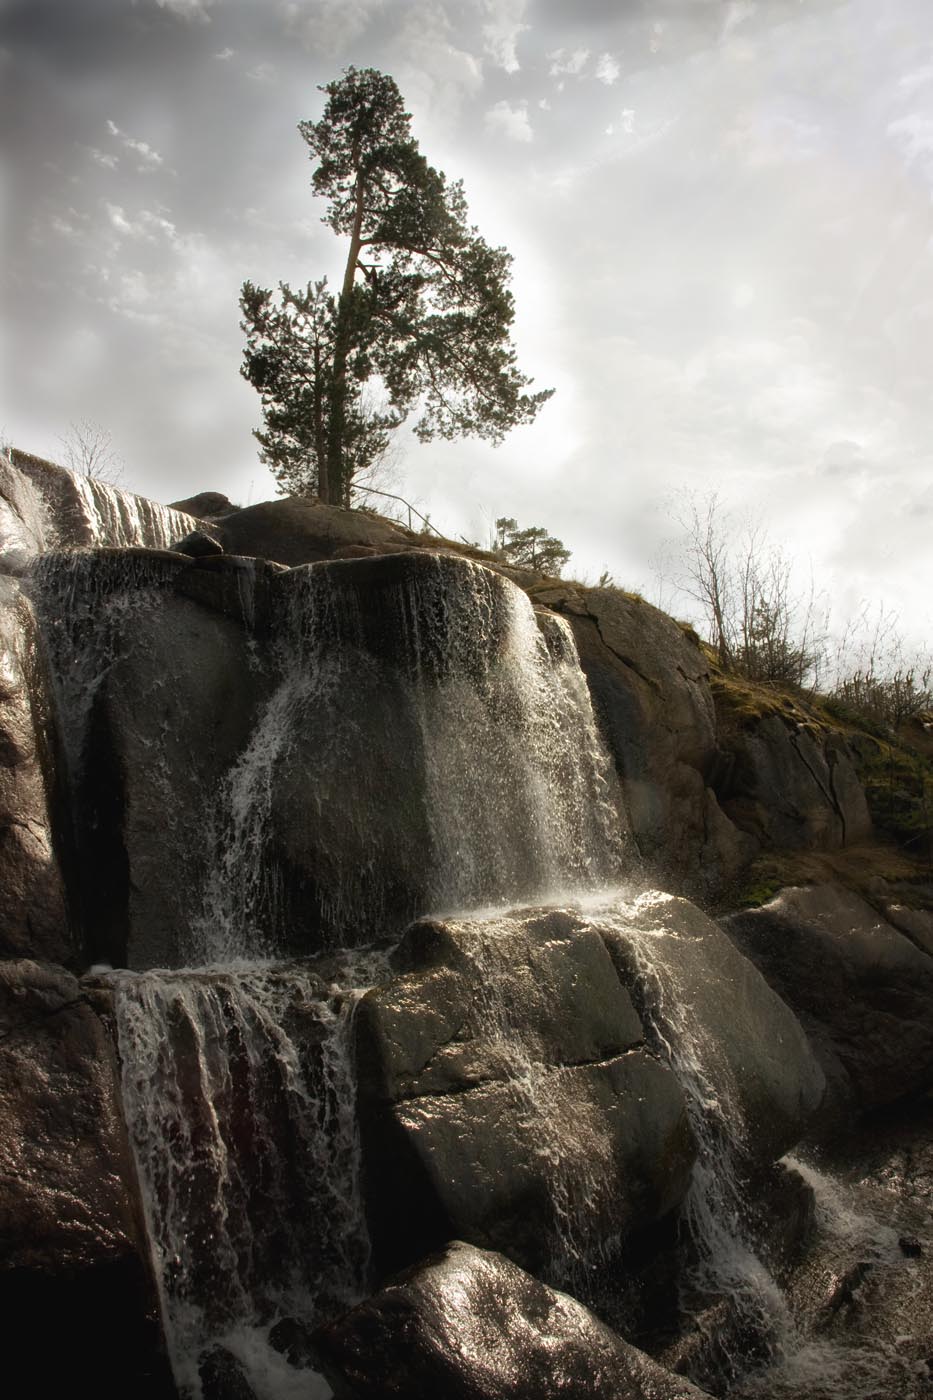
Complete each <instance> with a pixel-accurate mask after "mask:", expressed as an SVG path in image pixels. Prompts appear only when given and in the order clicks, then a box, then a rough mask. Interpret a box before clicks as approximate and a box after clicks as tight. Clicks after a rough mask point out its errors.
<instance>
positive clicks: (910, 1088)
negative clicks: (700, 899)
mask: <svg viewBox="0 0 933 1400" xmlns="http://www.w3.org/2000/svg"><path fill="white" fill-rule="evenodd" d="M722 923H723V928H724V929H725V930H726V932H727V933H728V935H729V937H730V938H731V939H732V941H733V942H734V943H735V945H736V947H738V948H739V949H741V951H742V952H743V953H744V954H745V956H746V957H747V958H750V959H751V960H752V961H753V962H754V963H755V964H756V966H757V967H758V968H760V970H761V972H762V974H763V975H764V976H765V977H766V978H767V979H768V981H769V982H770V984H771V985H772V987H774V989H775V991H776V992H777V993H778V995H779V996H781V997H782V998H783V999H784V1001H786V1002H787V1004H788V1005H789V1006H791V1007H792V1008H793V1010H794V1011H795V1012H796V1014H797V1015H798V1016H799V1018H800V1021H801V1023H802V1025H803V1026H804V1028H805V1030H806V1032H807V1035H808V1036H809V1038H810V1041H811V1043H812V1045H813V1048H814V1050H815V1052H816V1054H817V1055H818V1056H819V1058H820V1061H821V1063H822V1064H823V1067H824V1070H825V1072H826V1075H827V1078H828V1079H829V1080H830V1082H831V1084H832V1086H833V1089H834V1097H833V1106H834V1107H835V1108H836V1109H838V1111H839V1112H843V1111H844V1110H845V1108H846V1107H847V1105H850V1104H851V1105H854V1107H856V1108H858V1109H870V1108H875V1107H878V1106H880V1105H882V1104H889V1103H893V1102H894V1101H895V1100H897V1099H899V1098H903V1097H905V1096H907V1095H909V1094H913V1093H917V1092H920V1091H922V1090H925V1089H929V1088H930V1087H931V1085H933V958H931V957H930V956H929V955H928V954H927V953H925V952H923V951H922V950H921V948H919V947H918V946H917V945H916V944H915V943H913V942H911V941H910V939H909V938H908V937H906V936H905V935H904V934H903V933H901V932H899V931H898V930H897V929H896V928H895V927H894V926H893V924H891V923H889V922H888V920H887V919H885V918H883V917H882V916H881V915H879V914H878V913H877V912H876V910H874V909H873V908H872V907H871V905H870V904H868V903H866V901H865V900H864V899H862V898H861V897H860V896H859V895H856V894H853V893H852V892H851V891H849V890H845V889H843V888H842V887H841V886H838V885H811V886H806V887H803V888H796V889H786V890H782V891H781V893H780V894H779V895H778V896H777V898H775V899H772V900H771V901H770V902H769V903H767V904H764V905H762V906H761V907H760V908H758V909H749V910H745V911H743V912H741V913H737V914H733V915H731V916H730V917H729V918H727V919H724V920H723V921H722Z"/></svg>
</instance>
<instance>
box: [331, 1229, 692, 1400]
mask: <svg viewBox="0 0 933 1400" xmlns="http://www.w3.org/2000/svg"><path fill="white" fill-rule="evenodd" d="M315 1345H316V1348H317V1351H318V1355H319V1357H320V1362H321V1365H322V1367H323V1369H324V1372H325V1374H326V1376H327V1378H328V1380H329V1381H330V1384H331V1385H332V1386H333V1389H334V1394H335V1396H337V1398H338V1400H390V1397H393V1396H397V1397H398V1400H437V1397H440V1396H443V1397H444V1400H517V1397H519V1396H521V1397H529V1400H530V1397H534V1400H558V1397H561V1400H571V1397H572V1400H700V1397H701V1396H703V1395H704V1394H705V1392H704V1391H701V1390H698V1389H697V1388H696V1386H694V1385H691V1383H690V1382H689V1381H686V1380H684V1379H683V1377H681V1376H675V1375H673V1374H672V1373H671V1372H670V1371H666V1370H664V1368H663V1367H661V1366H659V1365H658V1364H657V1363H656V1362H655V1361H652V1360H651V1358H650V1357H649V1356H646V1355H645V1353H644V1352H641V1351H638V1350H637V1349H636V1348H635V1347H633V1346H630V1345H629V1344H628V1343H627V1342H625V1341H623V1340H622V1338H621V1337H619V1336H617V1335H616V1333H614V1332H612V1331H610V1329H609V1328H608V1327H606V1326H605V1324H604V1323H602V1322H600V1321H599V1319H598V1318H597V1317H595V1316H594V1315H593V1313H591V1312H590V1311H589V1310H588V1309H587V1308H585V1307H584V1306H583V1304H582V1303H578V1302H577V1300H576V1299H575V1298H571V1297H569V1296H568V1295H567V1294H566V1293H558V1292H556V1291H555V1290H554V1289H552V1288H548V1287H547V1285H545V1284H543V1283H541V1282H540V1281H539V1280H538V1279H536V1278H533V1277H532V1276H531V1275H530V1274H527V1273H525V1272H523V1270H521V1269H519V1268H517V1267H516V1265H515V1264H513V1263H512V1262H511V1261H510V1260H508V1259H505V1258H503V1256H502V1255H501V1254H495V1253H491V1252H488V1251H485V1250H481V1249H476V1248H474V1247H472V1246H471V1245H468V1244H463V1243H461V1242H460V1241H457V1240H455V1241H454V1242H453V1243H451V1244H448V1245H446V1246H445V1247H444V1248H443V1249H442V1250H440V1251H439V1252H438V1253H436V1254H434V1255H432V1256H431V1257H429V1258H427V1259H424V1260H423V1261H422V1262H421V1263H419V1264H418V1265H417V1266H415V1267H414V1268H412V1269H410V1270H408V1271H407V1272H406V1273H404V1274H402V1275H400V1276H399V1277H397V1278H394V1279H392V1280H391V1281H390V1282H389V1283H387V1284H386V1285H385V1287H384V1288H383V1289H381V1290H380V1292H379V1293H377V1294H376V1295H375V1296H374V1297H372V1298H369V1299H367V1300H366V1302H364V1303H361V1304H360V1305H359V1306H358V1307H356V1308H354V1309H353V1310H352V1311H351V1312H349V1313H346V1314H345V1315H344V1316H343V1317H341V1318H338V1319H337V1320H336V1321H335V1322H332V1323H329V1324H328V1325H326V1326H325V1327H322V1328H320V1329H319V1330H318V1331H317V1332H316V1333H315Z"/></svg>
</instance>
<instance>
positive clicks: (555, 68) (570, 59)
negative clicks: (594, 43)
mask: <svg viewBox="0 0 933 1400" xmlns="http://www.w3.org/2000/svg"><path fill="white" fill-rule="evenodd" d="M589 56H590V51H589V49H554V50H553V52H551V53H549V54H548V58H549V59H550V60H551V66H550V68H549V70H548V71H549V73H550V75H551V77H552V78H557V77H559V76H560V75H561V73H569V74H570V75H571V77H574V78H576V77H579V75H580V74H581V73H582V72H583V70H584V68H585V67H586V64H587V60H588V59H589Z"/></svg>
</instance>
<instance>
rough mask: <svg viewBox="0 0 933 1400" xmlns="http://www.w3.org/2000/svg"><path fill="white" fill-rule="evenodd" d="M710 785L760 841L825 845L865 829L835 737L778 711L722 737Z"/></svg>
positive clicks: (864, 808) (867, 821)
mask: <svg viewBox="0 0 933 1400" xmlns="http://www.w3.org/2000/svg"><path fill="white" fill-rule="evenodd" d="M715 786H716V791H717V794H718V797H719V802H720V805H721V807H722V809H723V811H724V812H725V813H726V814H727V816H728V817H729V818H730V819H731V820H732V821H733V822H734V823H735V825H736V826H738V827H740V828H741V830H743V831H745V832H748V833H749V835H751V836H753V837H754V838H755V840H756V841H757V842H758V844H759V845H761V846H764V847H776V848H778V849H779V850H795V849H806V850H833V849H836V848H837V847H840V846H851V845H856V844H858V842H859V841H862V840H864V839H865V837H867V836H868V835H869V834H870V832H871V817H870V815H869V812H868V803H867V802H866V800H865V793H864V790H863V788H862V785H861V783H860V782H859V780H858V777H857V775H856V772H855V767H854V765H853V762H852V759H851V756H850V755H849V753H848V750H847V748H846V745H845V743H844V741H843V740H842V738H841V737H839V736H835V735H828V736H827V735H818V734H814V733H812V732H808V730H807V729H806V728H804V727H803V726H801V725H798V724H794V723H791V722H788V721H785V719H783V718H782V717H781V716H780V715H769V716H767V717H765V718H762V719H759V720H758V721H757V722H756V723H755V724H753V725H750V726H749V727H747V728H743V729H740V730H737V731H734V732H732V733H727V734H725V735H723V737H722V738H721V740H720V753H719V756H718V759H717V770H716V781H715Z"/></svg>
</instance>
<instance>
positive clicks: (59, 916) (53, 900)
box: [0, 578, 78, 963]
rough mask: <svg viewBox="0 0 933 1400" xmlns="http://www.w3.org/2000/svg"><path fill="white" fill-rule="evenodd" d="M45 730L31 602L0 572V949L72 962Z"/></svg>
mask: <svg viewBox="0 0 933 1400" xmlns="http://www.w3.org/2000/svg"><path fill="white" fill-rule="evenodd" d="M51 735H52V729H51V722H50V696H49V687H48V684H47V678H46V675H45V670H44V667H43V664H42V661H41V658H40V656H39V654H38V652H37V643H36V628H35V619H34V616H33V610H32V606H31V604H30V602H29V600H28V598H27V597H26V596H25V594H24V593H22V591H21V589H20V586H19V584H18V583H17V582H16V581H15V580H14V579H12V578H0V956H2V957H27V956H28V957H40V958H47V959H48V960H49V961H51V962H61V963H73V962H75V961H76V959H77V956H78V955H77V948H76V947H75V944H74V942H73V940H72V936H71V932H70V928H69V921H68V915H67V913H66V907H65V892H64V886H63V882H62V875H61V870H60V867H59V861H58V856H57V853H56V844H57V842H56V833H55V828H56V825H57V823H56V821H55V786H54V782H55V779H54V767H55V765H54V755H53V753H52V752H51Z"/></svg>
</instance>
